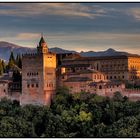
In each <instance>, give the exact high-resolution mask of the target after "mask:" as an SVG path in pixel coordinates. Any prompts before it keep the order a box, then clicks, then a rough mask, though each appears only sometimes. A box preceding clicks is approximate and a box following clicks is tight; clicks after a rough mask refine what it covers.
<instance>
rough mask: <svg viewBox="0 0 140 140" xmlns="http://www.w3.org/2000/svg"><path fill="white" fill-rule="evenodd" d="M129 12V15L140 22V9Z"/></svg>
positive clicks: (132, 9)
mask: <svg viewBox="0 0 140 140" xmlns="http://www.w3.org/2000/svg"><path fill="white" fill-rule="evenodd" d="M127 12H128V15H131V16H133V17H134V18H135V19H136V20H140V8H131V9H129V10H128V11H127Z"/></svg>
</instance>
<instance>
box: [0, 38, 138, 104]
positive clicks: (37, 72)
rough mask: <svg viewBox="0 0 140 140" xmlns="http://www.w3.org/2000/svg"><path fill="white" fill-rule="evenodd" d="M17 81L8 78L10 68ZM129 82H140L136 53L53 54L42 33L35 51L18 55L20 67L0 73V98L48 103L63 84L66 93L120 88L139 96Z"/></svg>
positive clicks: (107, 92)
mask: <svg viewBox="0 0 140 140" xmlns="http://www.w3.org/2000/svg"><path fill="white" fill-rule="evenodd" d="M15 71H18V72H20V75H21V74H22V80H21V81H18V82H16V81H14V80H13V79H12V76H13V72H15ZM127 82H130V83H131V84H132V85H133V84H136V82H137V84H139V86H140V56H139V55H120V56H108V57H107V56H106V57H103V56H101V57H82V56H80V55H79V54H77V53H65V54H63V53H62V54H57V55H56V54H55V53H52V52H49V51H48V46H47V43H46V42H45V40H44V38H43V36H42V37H41V39H40V41H39V44H38V46H37V52H36V53H27V54H23V55H22V69H19V68H18V67H17V66H16V65H14V66H13V69H11V71H9V73H5V74H3V75H2V76H0V99H1V98H3V97H6V98H8V99H11V100H18V101H19V102H20V105H27V104H34V105H50V104H51V101H52V99H53V97H54V96H55V93H56V89H57V87H62V86H66V87H67V88H68V89H69V93H70V94H75V93H79V92H88V93H90V94H98V95H101V96H109V97H112V96H113V95H114V93H115V92H120V93H121V94H122V95H123V96H127V97H129V98H130V99H135V100H139V99H140V90H139V89H134V88H132V89H127V88H126V84H127Z"/></svg>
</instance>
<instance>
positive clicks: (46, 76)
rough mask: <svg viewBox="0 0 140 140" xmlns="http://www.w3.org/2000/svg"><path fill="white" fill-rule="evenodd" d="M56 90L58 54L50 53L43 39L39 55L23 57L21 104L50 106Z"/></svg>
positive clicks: (38, 50) (40, 43) (38, 47)
mask: <svg viewBox="0 0 140 140" xmlns="http://www.w3.org/2000/svg"><path fill="white" fill-rule="evenodd" d="M55 90H56V54H54V53H50V52H48V47H47V44H46V42H45V40H44V38H43V37H41V39H40V42H39V45H38V46H37V53H35V54H25V55H23V56H22V94H21V97H20V104H21V105H26V104H37V105H49V104H50V103H51V100H52V98H53V96H54V94H55Z"/></svg>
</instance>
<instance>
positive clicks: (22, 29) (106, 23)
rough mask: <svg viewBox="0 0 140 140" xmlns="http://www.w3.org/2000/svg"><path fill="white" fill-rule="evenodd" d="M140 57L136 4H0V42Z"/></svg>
mask: <svg viewBox="0 0 140 140" xmlns="http://www.w3.org/2000/svg"><path fill="white" fill-rule="evenodd" d="M42 33H43V35H44V38H45V39H46V42H47V44H48V47H49V48H53V47H59V48H63V49H67V50H75V51H79V52H80V51H104V50H107V49H108V48H113V49H115V50H118V51H127V52H130V53H136V54H140V3H99V2H98V3H0V41H7V42H11V43H15V44H17V45H21V46H24V47H32V48H35V47H36V46H37V44H38V42H39V39H40V36H41V34H42Z"/></svg>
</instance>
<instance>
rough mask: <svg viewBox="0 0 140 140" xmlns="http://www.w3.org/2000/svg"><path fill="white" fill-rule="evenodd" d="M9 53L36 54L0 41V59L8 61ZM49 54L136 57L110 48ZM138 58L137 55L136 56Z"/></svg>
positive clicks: (58, 49)
mask: <svg viewBox="0 0 140 140" xmlns="http://www.w3.org/2000/svg"><path fill="white" fill-rule="evenodd" d="M11 51H13V53H14V55H15V56H16V55H17V54H24V53H34V52H36V48H29V47H23V46H20V45H16V44H14V43H9V42H6V41H0V58H1V59H4V60H6V61H7V60H8V59H9V56H10V53H11ZM49 51H50V52H54V53H56V54H60V53H61V54H62V53H78V54H80V55H81V56H83V57H101V56H117V55H136V54H130V53H127V52H122V51H116V50H114V49H112V48H109V49H107V50H105V51H98V52H95V51H86V52H84V51H81V52H80V53H79V52H76V51H73V50H65V49H62V48H58V47H53V48H49ZM138 56H139V55H138Z"/></svg>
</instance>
